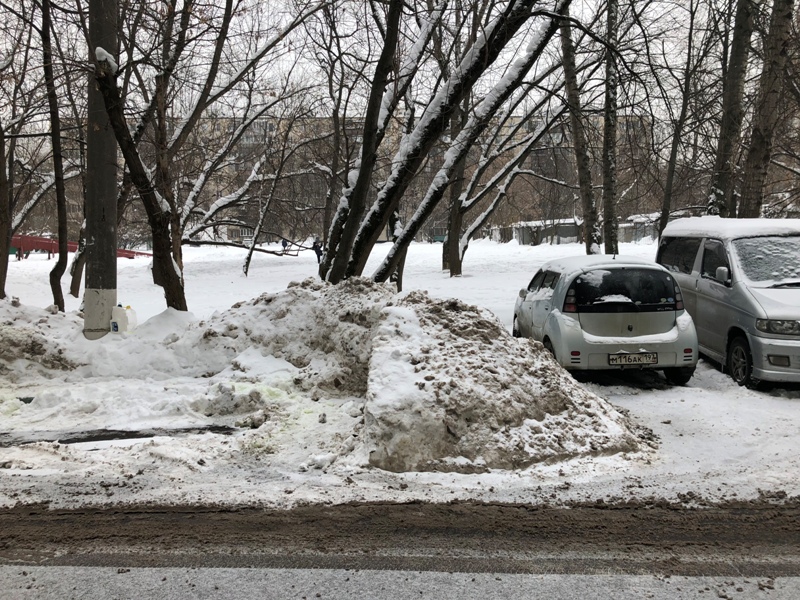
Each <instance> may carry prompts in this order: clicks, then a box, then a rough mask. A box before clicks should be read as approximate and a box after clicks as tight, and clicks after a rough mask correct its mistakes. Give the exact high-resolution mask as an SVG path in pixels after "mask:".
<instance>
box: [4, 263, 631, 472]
mask: <svg viewBox="0 0 800 600" xmlns="http://www.w3.org/2000/svg"><path fill="white" fill-rule="evenodd" d="M0 323H2V328H1V329H0V348H3V354H2V355H0V376H2V377H5V378H8V380H9V381H14V382H16V383H17V384H18V385H17V387H16V391H15V393H14V395H13V397H8V398H5V399H3V398H0V406H2V405H3V404H4V405H5V406H4V408H3V412H5V413H6V414H7V415H8V416H12V415H13V424H12V423H8V424H9V425H12V426H13V428H14V429H16V431H17V432H18V434H16V435H19V436H23V435H29V434H24V431H26V430H27V431H29V432H35V431H39V432H41V428H40V423H39V421H40V419H42V418H43V417H42V415H55V414H58V419H57V420H55V421H53V422H54V423H57V424H58V426H59V427H60V428H62V431H66V430H73V431H78V430H80V428H84V429H85V428H86V427H87V426H89V423H90V422H91V423H97V424H98V425H100V424H101V423H102V426H103V427H106V428H117V429H123V430H124V429H128V428H129V427H136V425H134V424H131V423H130V422H131V421H137V420H138V421H141V420H147V421H148V422H149V423H150V427H154V426H159V424H160V423H162V422H163V423H169V424H170V425H171V426H172V427H176V428H180V427H184V428H188V427H197V426H201V427H208V426H219V425H223V426H226V427H238V428H243V429H246V430H249V431H251V432H252V433H251V434H244V435H243V437H241V438H239V443H238V444H236V445H235V446H238V447H239V448H240V449H241V450H242V451H247V452H249V453H250V454H252V452H251V450H252V449H253V448H256V447H257V448H262V447H264V448H268V451H269V453H275V452H280V451H282V450H281V449H282V448H286V449H287V451H288V448H289V447H290V445H291V438H293V437H296V436H298V435H302V436H303V439H314V440H318V441H315V442H314V443H315V445H316V446H317V448H318V452H317V453H316V454H311V455H310V457H309V453H308V452H306V453H305V458H304V459H300V460H298V461H297V462H296V463H295V464H296V465H297V468H299V469H300V470H301V471H303V470H306V469H324V468H326V467H328V466H329V465H331V464H333V463H334V462H337V464H339V463H340V464H342V466H343V468H358V467H360V466H362V465H363V466H366V465H369V466H372V467H378V468H380V469H383V470H386V471H395V472H407V471H457V472H462V473H477V472H484V471H487V470H491V469H504V470H505V469H522V468H525V467H528V466H530V465H532V464H534V463H540V462H543V461H556V460H565V459H568V458H573V457H579V456H597V455H601V454H614V453H618V452H635V451H637V450H640V449H642V441H641V440H640V437H639V433H638V432H637V431H636V428H635V426H634V425H633V424H632V423H631V422H629V420H628V419H627V418H626V417H624V416H622V415H621V414H620V413H619V412H617V411H616V410H614V409H613V408H612V407H611V406H610V405H609V404H608V403H606V402H605V401H603V400H601V399H600V398H598V397H597V396H595V395H594V394H592V393H590V392H588V391H586V390H585V389H584V388H582V387H581V386H580V385H578V384H577V383H576V382H575V381H574V380H573V379H572V378H571V377H570V376H569V375H568V374H567V373H566V372H565V371H563V370H562V369H561V367H559V366H558V365H557V364H556V363H555V362H554V361H553V360H552V359H551V358H550V356H549V354H548V353H547V352H546V351H545V350H544V349H543V347H542V346H541V344H538V343H535V342H532V341H529V340H519V339H515V338H513V337H511V335H510V334H509V333H508V332H507V331H506V329H505V328H504V327H503V326H502V324H501V323H500V322H499V321H498V320H497V318H496V317H495V316H494V315H493V314H492V313H490V312H488V311H486V310H484V309H478V308H476V307H474V306H470V305H467V304H465V303H463V302H461V301H458V300H435V299H431V298H430V297H429V296H428V295H427V294H426V293H424V292H412V293H410V294H408V295H402V294H397V293H396V291H395V289H394V287H393V286H391V285H384V284H377V283H374V282H373V281H371V280H369V279H360V278H354V279H350V280H347V281H345V282H344V283H342V284H339V285H336V286H332V285H329V284H326V283H323V282H320V281H318V280H313V279H308V280H305V281H303V282H301V283H293V284H290V286H289V287H288V288H287V289H286V290H284V291H281V292H278V293H266V294H262V295H261V296H259V297H257V298H254V299H252V300H250V301H247V302H240V303H237V304H235V305H234V306H232V307H231V308H230V309H228V310H225V311H220V312H217V313H214V314H213V315H212V316H211V317H210V318H208V319H206V320H204V321H195V320H193V318H192V316H191V314H189V313H178V312H176V311H171V310H167V311H164V312H163V313H161V314H160V315H157V316H155V317H153V318H151V319H148V320H147V321H146V322H145V323H144V324H143V325H142V326H141V327H140V328H138V329H136V330H134V331H133V332H132V333H130V334H122V335H109V336H106V338H103V340H100V341H99V342H89V341H87V340H85V339H84V338H83V335H82V331H81V321H80V318H79V316H78V315H76V314H71V315H70V314H68V315H64V314H51V313H50V312H48V311H46V310H42V309H34V308H31V307H24V306H22V307H20V306H14V305H13V304H12V303H10V302H0ZM34 375H36V376H38V377H34ZM42 379H44V380H45V381H42ZM47 381H49V382H50V383H49V384H48V383H47ZM23 396H24V397H25V403H23V401H22V399H21V398H22V397H23ZM26 415H29V416H26ZM30 428H33V429H30ZM301 432H302V433H301ZM37 435H38V434H37ZM645 437H646V436H643V438H642V439H644V438H645ZM20 439H21V438H20ZM324 440H325V441H324ZM323 441H324V443H323ZM231 448H233V446H231ZM303 448H305V444H304V445H303ZM345 457H346V458H345Z"/></svg>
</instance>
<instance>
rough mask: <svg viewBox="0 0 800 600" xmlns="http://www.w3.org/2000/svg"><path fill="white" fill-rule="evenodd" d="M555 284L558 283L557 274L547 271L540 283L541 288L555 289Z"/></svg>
mask: <svg viewBox="0 0 800 600" xmlns="http://www.w3.org/2000/svg"><path fill="white" fill-rule="evenodd" d="M556 283H558V273H554V272H553V271H548V272H547V274H546V275H545V277H544V281H543V282H542V287H543V288H547V289H551V290H552V289H553V288H554V287H556Z"/></svg>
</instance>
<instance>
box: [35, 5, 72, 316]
mask: <svg viewBox="0 0 800 600" xmlns="http://www.w3.org/2000/svg"><path fill="white" fill-rule="evenodd" d="M41 35H42V62H43V66H44V78H45V86H46V87H47V103H48V106H49V109H50V139H51V143H52V145H53V176H54V178H55V187H56V212H57V213H58V260H57V261H56V264H55V266H54V267H53V270H52V271H50V290H51V291H52V293H53V303H54V304H55V305H56V306H58V310H60V311H62V312H63V311H64V292H63V291H62V290H61V277H62V276H63V275H64V271H66V269H67V253H68V251H67V195H66V191H65V189H64V161H63V155H62V151H61V119H60V117H59V114H58V97H57V96H56V85H55V77H54V75H53V50H52V45H51V42H50V0H43V1H42V30H41Z"/></svg>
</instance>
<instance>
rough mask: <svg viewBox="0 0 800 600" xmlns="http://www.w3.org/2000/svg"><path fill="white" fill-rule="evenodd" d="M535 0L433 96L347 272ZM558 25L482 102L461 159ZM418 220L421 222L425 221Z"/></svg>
mask: <svg viewBox="0 0 800 600" xmlns="http://www.w3.org/2000/svg"><path fill="white" fill-rule="evenodd" d="M532 4H533V0H531V1H528V0H521V1H519V2H516V3H514V4H513V5H512V6H511V7H510V8H509V10H508V11H507V12H506V13H505V14H504V15H503V16H501V17H498V18H497V19H496V20H495V21H494V22H493V23H491V24H490V25H489V26H487V27H486V40H485V43H483V44H479V45H476V48H474V49H473V50H471V51H470V52H469V53H468V55H467V57H466V58H465V59H464V61H462V64H461V66H460V67H459V69H457V70H456V71H454V72H457V73H458V75H459V76H458V77H457V78H456V77H454V78H453V79H452V81H451V82H448V84H447V85H446V86H445V87H444V88H443V89H442V90H440V91H439V92H438V93H437V95H436V96H435V97H434V98H433V99H432V104H431V106H435V108H434V109H431V110H429V111H427V110H426V112H425V113H423V116H422V118H420V119H419V121H418V122H417V125H416V127H415V134H416V135H414V136H410V137H409V139H408V143H405V144H403V145H402V147H401V149H400V150H399V152H398V154H397V155H396V157H395V162H394V166H393V169H392V174H391V175H390V176H389V178H388V180H387V182H386V183H385V185H384V186H383V187H382V188H381V190H380V191H379V192H378V198H377V199H376V201H375V203H374V204H373V206H372V209H371V210H370V212H369V214H368V216H367V218H365V219H364V221H363V223H361V227H360V229H359V232H358V236H357V237H356V240H355V242H354V244H353V251H352V253H351V257H352V259H351V262H350V264H349V265H348V270H347V273H346V276H348V277H349V276H354V275H360V274H361V273H362V272H363V270H364V266H365V264H366V262H367V259H368V258H369V255H370V253H371V251H372V248H373V247H374V246H375V243H376V242H377V240H378V237H379V236H380V234H381V232H382V231H383V229H384V227H385V226H386V224H387V222H388V219H389V215H390V214H391V212H392V211H394V210H395V209H396V208H397V205H398V203H399V202H400V199H401V198H402V196H403V194H404V193H405V191H406V190H407V189H408V186H409V185H410V183H411V181H412V180H413V178H414V176H415V174H416V173H417V171H418V170H419V168H420V166H421V165H422V163H423V162H424V160H425V158H426V156H427V154H428V152H429V150H430V148H431V147H433V145H434V143H435V142H436V141H437V140H438V139H439V137H440V136H441V134H442V133H443V132H444V131H445V130H446V128H447V125H448V123H449V114H450V113H451V112H452V111H453V109H454V107H455V106H457V105H458V104H459V103H460V102H461V101H462V100H463V99H464V97H465V96H466V94H468V93H469V92H470V91H471V89H472V86H473V85H474V83H475V82H476V81H477V80H478V78H479V77H480V76H481V75H482V74H483V73H484V72H485V70H486V68H487V67H488V66H489V65H491V64H492V63H493V62H494V61H495V60H496V59H497V57H498V56H499V54H500V53H501V52H502V51H503V49H504V48H505V47H506V45H507V43H508V42H509V40H510V39H511V38H512V37H514V35H515V34H516V33H517V32H518V31H519V28H520V27H522V25H523V24H524V23H526V22H527V21H528V19H529V18H530V16H531V12H530V9H531V5H532ZM568 5H569V0H563V1H562V2H560V3H558V5H557V7H556V10H557V11H558V12H561V11H562V10H563V9H564V7H566V6H568ZM556 23H557V19H556V17H555V16H553V17H552V18H550V20H549V21H547V23H546V24H542V29H541V30H540V31H539V32H538V34H537V35H536V42H535V43H532V44H531V45H530V46H529V47H528V48H527V54H526V56H525V58H524V59H519V60H518V61H517V62H515V63H514V65H513V69H514V71H515V75H514V77H510V76H509V74H507V75H506V78H504V79H503V80H502V81H500V82H499V83H498V84H497V87H496V89H495V90H493V93H492V94H491V95H490V97H489V96H487V97H486V98H484V100H483V101H482V102H481V103H480V105H481V106H482V108H481V113H482V114H481V115H479V116H477V117H475V123H474V124H473V125H472V127H471V128H470V127H469V126H468V127H467V128H465V129H470V131H469V132H468V133H466V134H465V136H464V138H463V139H462V140H461V143H460V148H459V149H458V152H457V153H456V155H455V156H456V158H460V155H461V154H462V153H466V152H467V151H468V150H469V149H470V148H471V147H472V145H473V144H474V143H475V140H477V138H478V136H479V135H480V134H481V133H482V132H483V131H484V130H485V129H486V126H487V125H488V123H489V121H490V118H491V116H492V115H494V114H496V111H497V108H498V107H499V106H501V105H502V103H503V102H505V101H506V100H507V99H508V97H509V96H510V95H511V94H512V93H513V91H514V90H515V89H517V88H518V86H519V84H520V83H521V81H522V79H523V78H524V75H525V74H526V73H527V72H528V70H529V69H530V67H531V66H532V65H533V63H534V62H535V61H536V60H537V59H538V58H539V57H540V56H541V53H542V52H543V51H544V47H545V46H546V45H547V43H548V42H549V41H550V39H551V37H552V35H553V33H554V32H555V30H556ZM489 105H491V107H493V108H494V110H493V111H489V112H491V115H490V114H487V113H484V112H483V111H484V109H486V110H487V111H488V110H489ZM476 110H477V109H476ZM450 166H452V165H450ZM448 168H449V167H448ZM445 170H446V169H445ZM440 173H442V170H440ZM434 188H436V189H434ZM444 189H446V184H445V185H442V186H431V188H430V189H429V191H428V192H427V195H426V198H425V199H423V205H422V206H420V208H418V209H417V214H419V215H420V216H425V218H427V216H429V215H430V212H431V211H432V210H433V208H434V207H435V205H436V203H437V202H438V201H439V200H440V199H441V197H442V196H443V194H444ZM417 223H418V224H419V223H420V221H418V222H417ZM417 229H418V228H412V227H411V226H410V225H409V226H407V227H406V229H405V230H404V231H403V234H402V236H401V238H400V239H399V240H398V244H400V245H402V246H406V245H407V244H408V243H410V240H411V239H413V235H415V234H416V231H417ZM395 248H397V246H395ZM398 249H399V248H398ZM393 250H394V249H393ZM391 252H392V251H390V253H391ZM397 258H398V256H397V255H396V254H395V256H393V257H391V258H390V260H389V261H388V262H387V261H384V266H386V267H387V268H389V269H390V270H391V269H392V268H393V265H392V264H391V263H392V262H394V261H395V260H397ZM383 276H384V274H383V273H380V274H376V276H375V277H376V279H377V280H381V279H380V278H382V277H383Z"/></svg>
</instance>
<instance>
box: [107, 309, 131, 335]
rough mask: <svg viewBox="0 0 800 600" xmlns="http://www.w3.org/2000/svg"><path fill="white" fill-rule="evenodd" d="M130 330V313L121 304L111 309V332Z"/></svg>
mask: <svg viewBox="0 0 800 600" xmlns="http://www.w3.org/2000/svg"><path fill="white" fill-rule="evenodd" d="M124 331H128V313H127V311H126V310H125V309H124V308H123V307H122V305H121V304H119V305H117V306H115V307H114V308H112V309H111V332H112V333H122V332H124Z"/></svg>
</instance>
